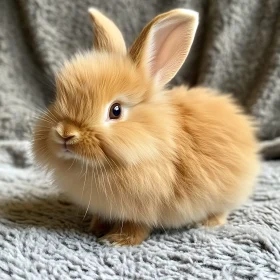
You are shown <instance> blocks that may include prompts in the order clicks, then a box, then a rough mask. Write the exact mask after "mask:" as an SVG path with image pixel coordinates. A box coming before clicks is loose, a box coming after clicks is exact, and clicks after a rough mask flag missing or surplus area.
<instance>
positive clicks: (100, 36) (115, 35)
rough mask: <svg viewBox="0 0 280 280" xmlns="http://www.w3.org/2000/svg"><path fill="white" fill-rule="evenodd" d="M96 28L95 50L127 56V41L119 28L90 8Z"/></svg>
mask: <svg viewBox="0 0 280 280" xmlns="http://www.w3.org/2000/svg"><path fill="white" fill-rule="evenodd" d="M88 12H89V14H90V17H91V19H92V22H93V26H94V35H95V38H94V48H95V49H96V50H100V51H106V52H111V53H119V54H124V55H125V54H126V53H127V50H126V46H125V41H124V39H123V36H122V33H121V31H120V30H119V29H118V27H117V26H116V25H115V24H114V23H113V22H112V21H111V20H110V19H109V18H107V17H106V16H104V15H103V14H102V13H101V12H100V11H98V10H97V9H95V8H89V9H88Z"/></svg>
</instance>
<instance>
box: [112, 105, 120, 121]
mask: <svg viewBox="0 0 280 280" xmlns="http://www.w3.org/2000/svg"><path fill="white" fill-rule="evenodd" d="M121 113H122V108H121V105H120V104H119V103H114V104H113V105H112V106H111V107H110V111H109V118H110V119H118V118H120V116H121Z"/></svg>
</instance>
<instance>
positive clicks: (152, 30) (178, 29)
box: [129, 9, 198, 86]
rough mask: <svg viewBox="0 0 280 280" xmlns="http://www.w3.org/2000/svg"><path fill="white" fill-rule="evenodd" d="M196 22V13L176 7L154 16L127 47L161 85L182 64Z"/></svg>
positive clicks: (135, 59)
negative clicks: (130, 45) (129, 47)
mask: <svg viewBox="0 0 280 280" xmlns="http://www.w3.org/2000/svg"><path fill="white" fill-rule="evenodd" d="M197 26H198V13H197V12H195V11H192V10H185V9H175V10H172V11H170V12H167V13H164V14H161V15H159V16H157V17H155V18H154V19H153V20H152V21H151V22H150V23H148V25H146V27H144V29H143V30H142V32H141V33H140V35H139V37H138V38H137V39H136V40H135V42H134V43H133V45H132V47H131V49H130V52H129V54H130V56H131V58H132V60H133V61H134V62H135V63H136V65H137V66H138V67H141V68H143V69H144V71H145V72H146V73H147V75H148V76H149V77H150V78H152V79H154V80H155V81H156V83H158V84H159V85H160V86H164V85H165V84H166V83H168V82H169V81H170V80H171V79H172V78H173V77H174V76H175V74H176V73H177V72H178V70H179V69H180V68H181V66H182V64H183V63H184V61H185V59H186V57H187V55H188V53H189V50H190V48H191V45H192V42H193V39H194V35H195V32H196V29H197Z"/></svg>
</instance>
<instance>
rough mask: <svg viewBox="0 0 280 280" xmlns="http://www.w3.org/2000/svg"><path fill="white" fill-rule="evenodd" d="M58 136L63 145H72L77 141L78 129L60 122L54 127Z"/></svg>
mask: <svg viewBox="0 0 280 280" xmlns="http://www.w3.org/2000/svg"><path fill="white" fill-rule="evenodd" d="M56 132H57V134H58V136H59V137H60V138H61V139H62V140H63V141H64V144H66V143H67V144H74V143H76V142H77V140H78V139H79V136H80V133H79V129H78V128H77V127H76V126H75V125H73V124H69V123H65V122H60V123H58V125H57V127H56Z"/></svg>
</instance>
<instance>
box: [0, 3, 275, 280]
mask: <svg viewBox="0 0 280 280" xmlns="http://www.w3.org/2000/svg"><path fill="white" fill-rule="evenodd" d="M90 6H95V7H97V8H100V9H101V10H102V11H104V12H105V13H106V14H107V15H108V16H109V17H111V18H112V19H113V20H114V21H115V22H116V23H117V25H118V26H119V27H120V29H121V30H122V31H123V33H124V35H125V39H126V41H127V43H128V45H129V44H130V43H131V42H132V40H133V39H134V38H135V36H136V34H137V33H138V32H139V31H140V30H141V28H142V27H143V26H144V24H145V23H146V22H147V21H149V20H150V19H151V18H152V17H153V16H154V15H156V14H158V13H160V12H164V11H167V10H169V9H172V8H176V7H181V8H189V9H194V10H196V11H198V12H199V13H200V25H199V30H198V33H197V37H196V40H195V44H194V46H193V48H192V51H191V54H190V56H189V58H188V61H187V62H186V63H185V65H184V66H183V68H182V70H181V71H180V74H179V75H178V76H177V77H176V79H174V81H173V83H174V84H177V83H182V82H185V83H189V84H190V85H196V84H203V85H207V86H211V87H214V88H218V89H220V90H222V91H224V92H231V93H233V94H234V95H235V96H236V98H237V100H238V101H239V102H240V104H242V105H243V106H244V107H245V108H246V110H247V112H248V113H251V114H253V115H254V116H255V117H256V119H257V120H258V122H259V125H260V129H259V138H260V139H261V140H262V144H261V149H262V151H263V154H264V156H265V157H267V158H277V157H279V156H280V124H279V118H280V79H279V76H280V1H279V0H263V1H261V0H231V1H230V0H220V1H218V0H209V1H207V0H161V1H160V0H158V1H157V0H149V1H137V0H115V1H113V0H106V1H104V0H103V1H100V0H80V1H66V0H18V1H14V0H0V125H1V127H0V249H1V251H0V279H3V280H4V279H63V280H64V279H279V278H280V234H279V230H280V222H279V220H280V176H279V174H280V162H279V161H270V162H264V163H263V170H262V174H261V175H260V177H259V181H258V184H257V185H256V191H255V194H254V196H253V197H252V199H251V200H250V201H248V203H247V204H246V205H244V206H243V207H242V208H241V209H239V210H237V211H235V212H234V213H232V215H231V216H230V219H229V224H228V225H226V226H224V227H221V228H217V229H211V230H206V229H203V228H185V229H182V230H179V231H168V232H164V231H163V232H155V233H154V234H153V235H152V236H151V238H150V239H149V240H148V241H146V242H144V243H143V244H142V245H140V246H138V247H134V248H110V247H106V246H101V245H99V244H98V243H96V239H95V237H94V236H92V235H91V234H90V233H88V232H87V226H88V222H89V218H90V217H86V218H85V219H84V220H83V214H84V209H78V208H77V207H76V206H75V205H72V204H71V203H69V202H68V201H67V200H66V199H65V198H64V196H63V194H60V193H59V192H58V190H57V188H56V186H52V184H51V182H50V178H49V177H48V176H47V175H46V174H42V173H41V172H40V171H39V170H36V169H35V167H34V164H33V162H32V160H31V157H30V153H29V140H30V138H31V126H32V122H33V120H34V115H35V113H36V112H37V111H38V110H41V109H42V108H45V106H46V105H47V104H48V103H49V102H50V101H51V100H52V98H53V96H54V88H53V74H54V72H55V70H56V69H57V68H58V67H59V65H60V63H61V62H62V61H63V60H64V59H66V58H68V57H70V56H71V55H72V54H74V53H75V52H76V51H77V50H83V49H89V48H91V46H92V40H93V38H92V37H93V36H92V29H91V24H90V21H89V18H88V15H87V8H88V7H90Z"/></svg>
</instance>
